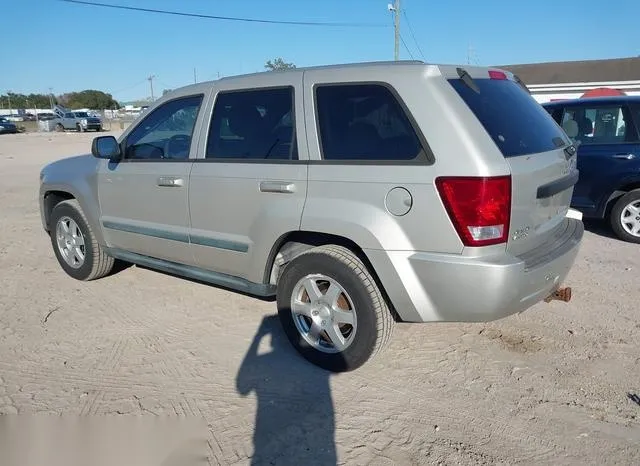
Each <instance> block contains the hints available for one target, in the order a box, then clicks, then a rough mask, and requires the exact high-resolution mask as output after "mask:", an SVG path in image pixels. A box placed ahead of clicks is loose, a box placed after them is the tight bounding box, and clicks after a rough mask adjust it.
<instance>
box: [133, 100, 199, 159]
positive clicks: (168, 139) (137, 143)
mask: <svg viewBox="0 0 640 466" xmlns="http://www.w3.org/2000/svg"><path fill="white" fill-rule="evenodd" d="M201 103H202V96H201V95H197V96H189V97H183V98H180V99H175V100H171V101H169V102H167V103H165V104H162V105H161V106H160V107H158V108H157V109H155V110H154V111H153V112H151V113H150V114H149V115H147V117H146V118H145V119H144V120H142V121H141V122H140V124H138V126H136V128H135V129H134V130H133V131H132V132H131V133H130V134H129V136H128V137H127V143H126V149H125V154H126V158H130V159H187V158H189V150H190V149H191V136H192V134H193V128H194V126H195V124H196V119H197V118H198V111H199V109H200V105H201Z"/></svg>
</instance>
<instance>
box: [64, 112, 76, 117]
mask: <svg viewBox="0 0 640 466" xmlns="http://www.w3.org/2000/svg"><path fill="white" fill-rule="evenodd" d="M64 117H65V118H75V115H74V114H73V113H65V114H64Z"/></svg>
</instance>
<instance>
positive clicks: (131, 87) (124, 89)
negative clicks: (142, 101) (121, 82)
mask: <svg viewBox="0 0 640 466" xmlns="http://www.w3.org/2000/svg"><path fill="white" fill-rule="evenodd" d="M145 81H147V78H144V79H143V80H142V81H138V82H137V83H135V84H132V85H131V86H127V87H124V88H122V89H118V90H117V91H115V92H112V93H111V94H112V95H115V94H119V93H121V92H124V91H128V90H129V89H133V88H134V87H138V86H139V85H140V84H142V83H144V82H145Z"/></svg>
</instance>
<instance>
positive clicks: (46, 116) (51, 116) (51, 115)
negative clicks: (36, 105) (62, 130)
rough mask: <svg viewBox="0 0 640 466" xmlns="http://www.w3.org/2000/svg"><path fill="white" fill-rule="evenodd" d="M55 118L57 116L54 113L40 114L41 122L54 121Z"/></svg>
mask: <svg viewBox="0 0 640 466" xmlns="http://www.w3.org/2000/svg"><path fill="white" fill-rule="evenodd" d="M55 118H56V115H55V114H54V113H48V112H43V113H38V120H39V121H48V120H54V119H55Z"/></svg>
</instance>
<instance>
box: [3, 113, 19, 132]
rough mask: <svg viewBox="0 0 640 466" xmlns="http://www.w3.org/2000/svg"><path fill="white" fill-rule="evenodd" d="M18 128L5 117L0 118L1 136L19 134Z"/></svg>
mask: <svg viewBox="0 0 640 466" xmlns="http://www.w3.org/2000/svg"><path fill="white" fill-rule="evenodd" d="M17 132H18V127H17V126H16V124H15V123H13V122H11V121H9V120H7V119H6V118H5V117H1V116H0V134H4V133H17Z"/></svg>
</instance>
